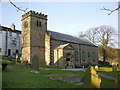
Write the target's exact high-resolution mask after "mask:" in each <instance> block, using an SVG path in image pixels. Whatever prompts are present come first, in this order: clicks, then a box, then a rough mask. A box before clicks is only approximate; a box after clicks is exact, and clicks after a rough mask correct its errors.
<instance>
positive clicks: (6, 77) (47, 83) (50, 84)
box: [2, 65, 83, 88]
mask: <svg viewBox="0 0 120 90" xmlns="http://www.w3.org/2000/svg"><path fill="white" fill-rule="evenodd" d="M40 71H41V74H34V73H31V72H30V71H29V70H28V69H23V68H21V67H16V66H13V65H9V66H8V68H7V70H6V71H3V73H2V77H3V80H2V85H3V88H80V86H77V85H75V84H69V83H65V82H60V81H55V80H51V79H49V77H47V76H45V74H48V72H49V73H50V72H51V73H53V72H55V73H58V71H57V70H56V71H44V70H40ZM60 73H61V72H60ZM66 73H67V71H66ZM68 73H71V72H69V71H68ZM77 73H78V72H77ZM79 73H83V72H79Z"/></svg>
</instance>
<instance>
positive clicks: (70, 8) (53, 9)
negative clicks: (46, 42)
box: [0, 0, 118, 35]
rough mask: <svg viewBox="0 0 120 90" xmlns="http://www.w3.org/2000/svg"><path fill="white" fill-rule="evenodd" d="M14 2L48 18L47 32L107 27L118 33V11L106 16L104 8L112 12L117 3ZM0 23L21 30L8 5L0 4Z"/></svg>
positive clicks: (18, 21)
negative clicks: (13, 25) (14, 26)
mask: <svg viewBox="0 0 120 90" xmlns="http://www.w3.org/2000/svg"><path fill="white" fill-rule="evenodd" d="M28 1H29V2H14V3H15V4H16V5H17V6H19V7H21V8H23V9H25V8H29V10H34V11H36V12H42V13H44V14H47V15H48V30H52V31H57V32H61V33H65V34H70V35H76V34H77V33H78V32H80V31H85V30H87V29H89V28H92V27H96V26H100V25H111V26H112V27H114V28H115V29H116V30H118V12H117V11H116V12H114V13H112V14H111V15H109V16H108V15H107V13H108V12H107V11H103V10H101V9H102V8H103V6H104V7H106V8H109V9H115V8H116V7H117V5H118V3H117V2H30V0H28ZM0 12H1V14H0V24H1V25H3V26H7V27H9V26H10V25H11V24H12V23H14V24H15V25H16V29H19V30H21V16H22V15H23V14H24V13H23V12H20V11H19V12H17V10H16V8H15V7H13V6H12V5H11V4H10V3H9V2H1V3H0Z"/></svg>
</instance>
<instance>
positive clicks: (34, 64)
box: [32, 55, 39, 70]
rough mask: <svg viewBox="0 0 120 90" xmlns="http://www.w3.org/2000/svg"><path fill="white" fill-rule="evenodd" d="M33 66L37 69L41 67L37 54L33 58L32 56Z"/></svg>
mask: <svg viewBox="0 0 120 90" xmlns="http://www.w3.org/2000/svg"><path fill="white" fill-rule="evenodd" d="M32 68H33V69H35V70H38V68H39V59H38V57H37V56H36V55H35V56H33V58H32Z"/></svg>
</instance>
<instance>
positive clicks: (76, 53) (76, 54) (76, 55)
mask: <svg viewBox="0 0 120 90" xmlns="http://www.w3.org/2000/svg"><path fill="white" fill-rule="evenodd" d="M75 61H78V51H75Z"/></svg>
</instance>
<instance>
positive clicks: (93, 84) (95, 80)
mask: <svg viewBox="0 0 120 90" xmlns="http://www.w3.org/2000/svg"><path fill="white" fill-rule="evenodd" d="M82 82H83V87H84V88H100V83H101V78H100V77H99V76H98V74H97V72H96V70H95V68H94V67H93V66H89V67H88V68H87V70H86V72H85V76H84V77H83V79H82Z"/></svg>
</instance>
